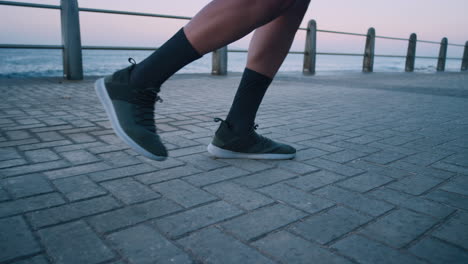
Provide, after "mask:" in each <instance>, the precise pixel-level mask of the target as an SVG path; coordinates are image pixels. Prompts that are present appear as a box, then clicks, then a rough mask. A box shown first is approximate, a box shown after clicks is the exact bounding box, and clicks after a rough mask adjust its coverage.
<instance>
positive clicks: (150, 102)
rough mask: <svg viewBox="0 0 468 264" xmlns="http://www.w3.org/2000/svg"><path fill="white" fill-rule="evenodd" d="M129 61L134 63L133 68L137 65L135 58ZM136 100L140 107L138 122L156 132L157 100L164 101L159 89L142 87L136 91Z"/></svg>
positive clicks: (138, 107)
mask: <svg viewBox="0 0 468 264" xmlns="http://www.w3.org/2000/svg"><path fill="white" fill-rule="evenodd" d="M128 62H130V64H132V66H131V67H132V68H131V69H130V70H133V68H134V67H135V66H136V64H137V63H136V61H135V60H134V59H133V58H128ZM134 101H135V103H136V105H137V109H138V114H137V117H138V120H137V122H138V123H140V124H142V125H143V126H145V127H147V128H148V129H149V130H151V131H153V132H155V129H156V128H155V124H154V105H155V103H156V102H161V103H162V102H163V99H162V98H161V97H160V96H158V89H156V88H154V87H149V88H145V89H140V90H138V91H137V92H136V93H135V97H134Z"/></svg>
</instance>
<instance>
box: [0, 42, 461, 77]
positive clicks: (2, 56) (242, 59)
mask: <svg viewBox="0 0 468 264" xmlns="http://www.w3.org/2000/svg"><path fill="white" fill-rule="evenodd" d="M150 54H151V51H112V50H83V70H84V74H85V76H103V75H107V74H110V73H112V72H114V71H115V70H117V69H121V68H123V67H126V66H128V65H129V63H128V58H129V57H131V58H134V59H135V60H136V61H137V62H139V61H142V60H143V59H144V58H145V57H147V56H148V55H150ZM246 60H247V54H246V53H237V52H230V53H228V71H229V72H242V71H243V69H244V67H245V63H246ZM303 60H304V56H303V55H301V54H289V55H288V56H287V58H286V59H285V61H284V63H283V65H282V66H281V68H280V72H297V73H300V72H302V67H303ZM362 62H363V58H362V57H357V56H356V57H353V56H330V55H317V63H316V71H317V74H320V73H325V74H326V73H337V72H360V71H361V70H362ZM436 65H437V60H436V59H419V58H418V59H416V64H415V72H424V73H431V72H435V71H436ZM460 66H461V60H447V62H446V71H460ZM404 69H405V59H404V58H386V57H375V59H374V72H403V71H404ZM209 72H211V54H206V55H205V56H204V57H202V58H201V59H199V60H197V61H195V62H193V63H191V64H189V65H187V66H185V67H184V68H183V69H181V70H180V71H179V73H209ZM62 75H63V66H62V51H61V50H49V49H0V78H17V77H56V76H62Z"/></svg>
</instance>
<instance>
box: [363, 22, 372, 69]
mask: <svg viewBox="0 0 468 264" xmlns="http://www.w3.org/2000/svg"><path fill="white" fill-rule="evenodd" d="M374 50H375V29H374V28H369V30H368V31H367V39H366V48H365V50H364V62H363V65H362V71H363V72H372V71H374Z"/></svg>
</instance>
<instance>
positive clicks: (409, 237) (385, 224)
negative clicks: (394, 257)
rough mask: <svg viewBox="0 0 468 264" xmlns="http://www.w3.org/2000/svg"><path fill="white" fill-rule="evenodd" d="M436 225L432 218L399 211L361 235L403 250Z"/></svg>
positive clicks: (375, 223)
mask: <svg viewBox="0 0 468 264" xmlns="http://www.w3.org/2000/svg"><path fill="white" fill-rule="evenodd" d="M436 223H437V220H436V219H434V218H432V217H429V216H426V215H422V214H418V213H415V212H412V211H408V210H406V209H399V210H395V211H393V212H391V213H390V214H388V215H386V216H383V217H382V218H380V219H378V220H377V221H376V222H373V223H371V224H369V225H368V226H366V227H365V228H364V229H363V230H361V231H360V233H362V234H364V235H366V236H368V237H371V238H373V239H375V240H379V241H381V242H384V243H386V244H389V245H391V246H393V247H396V248H401V247H403V246H405V245H407V244H408V243H410V242H411V241H413V240H415V239H416V238H418V237H419V236H420V235H422V234H423V233H424V232H426V231H427V230H428V229H430V228H431V227H432V226H434V225H435V224H436Z"/></svg>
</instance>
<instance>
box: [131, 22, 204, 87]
mask: <svg viewBox="0 0 468 264" xmlns="http://www.w3.org/2000/svg"><path fill="white" fill-rule="evenodd" d="M201 57H202V56H201V55H200V54H199V53H198V51H196V50H195V48H194V47H193V46H192V44H190V42H189V41H188V39H187V37H186V36H185V32H184V30H183V29H180V30H179V31H178V32H177V33H176V34H175V35H174V36H173V37H172V38H171V39H169V40H168V41H167V42H166V43H164V44H163V45H162V46H161V47H160V48H159V49H157V50H156V51H155V52H153V54H151V55H150V56H149V57H148V58H146V59H145V60H143V61H142V62H141V63H139V64H137V65H136V66H135V68H134V69H133V71H132V76H131V80H130V81H131V83H132V84H134V85H137V86H140V87H145V88H147V87H156V88H157V87H160V86H161V85H162V84H163V83H164V82H165V81H166V80H167V79H169V77H171V76H172V75H173V74H174V73H176V72H177V71H178V70H180V69H181V68H182V67H184V66H185V65H187V64H189V63H191V62H192V61H194V60H197V59H199V58H201Z"/></svg>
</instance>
